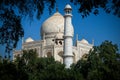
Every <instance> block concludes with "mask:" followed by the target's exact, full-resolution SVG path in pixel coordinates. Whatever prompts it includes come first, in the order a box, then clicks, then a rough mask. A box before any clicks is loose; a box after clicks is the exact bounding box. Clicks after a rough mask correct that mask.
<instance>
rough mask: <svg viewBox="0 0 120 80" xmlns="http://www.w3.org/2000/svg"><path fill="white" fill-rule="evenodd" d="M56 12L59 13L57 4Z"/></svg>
mask: <svg viewBox="0 0 120 80" xmlns="http://www.w3.org/2000/svg"><path fill="white" fill-rule="evenodd" d="M56 12H58V5H57V4H56Z"/></svg>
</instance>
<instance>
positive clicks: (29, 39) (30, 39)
mask: <svg viewBox="0 0 120 80" xmlns="http://www.w3.org/2000/svg"><path fill="white" fill-rule="evenodd" d="M32 41H34V40H33V39H32V38H31V37H28V38H27V39H26V40H25V42H32Z"/></svg>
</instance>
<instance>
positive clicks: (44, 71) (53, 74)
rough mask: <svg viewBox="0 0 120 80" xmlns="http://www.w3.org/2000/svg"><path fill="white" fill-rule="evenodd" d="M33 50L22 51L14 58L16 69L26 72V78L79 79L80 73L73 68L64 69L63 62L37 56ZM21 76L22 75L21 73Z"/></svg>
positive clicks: (38, 79)
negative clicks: (20, 54)
mask: <svg viewBox="0 0 120 80" xmlns="http://www.w3.org/2000/svg"><path fill="white" fill-rule="evenodd" d="M36 54H37V53H36V51H35V50H28V51H23V54H22V56H21V57H17V58H16V61H15V63H16V65H17V69H18V70H19V71H21V72H25V73H26V74H28V80H49V79H51V80H71V79H72V80H81V79H82V75H81V74H80V73H78V72H77V71H74V70H73V69H66V68H65V65H64V64H61V63H60V62H58V61H55V60H54V58H53V57H49V58H47V57H43V58H42V57H41V58H39V57H37V55H36ZM21 76H23V75H21Z"/></svg>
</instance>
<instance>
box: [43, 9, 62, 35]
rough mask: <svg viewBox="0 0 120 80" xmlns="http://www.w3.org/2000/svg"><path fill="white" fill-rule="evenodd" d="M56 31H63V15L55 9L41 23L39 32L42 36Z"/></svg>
mask: <svg viewBox="0 0 120 80" xmlns="http://www.w3.org/2000/svg"><path fill="white" fill-rule="evenodd" d="M58 32H61V33H64V17H63V16H62V15H61V14H60V13H59V12H58V11H57V12H56V13H54V14H53V15H52V16H51V17H50V18H48V19H47V20H46V21H45V22H44V23H43V24H42V27H41V34H42V36H43V34H45V35H47V34H51V33H53V34H56V33H58Z"/></svg>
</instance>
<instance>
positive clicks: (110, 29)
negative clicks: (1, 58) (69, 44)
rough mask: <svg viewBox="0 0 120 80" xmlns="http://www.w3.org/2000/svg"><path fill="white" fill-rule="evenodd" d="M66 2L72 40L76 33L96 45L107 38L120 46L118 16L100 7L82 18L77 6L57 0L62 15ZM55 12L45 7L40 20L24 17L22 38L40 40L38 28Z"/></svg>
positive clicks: (119, 21) (19, 44) (19, 45)
mask: <svg viewBox="0 0 120 80" xmlns="http://www.w3.org/2000/svg"><path fill="white" fill-rule="evenodd" d="M67 3H69V4H70V5H71V7H72V9H73V12H72V15H73V17H72V24H73V26H74V41H75V38H76V34H78V35H79V40H81V39H82V38H85V39H86V40H88V41H89V43H92V40H93V39H94V43H95V45H96V46H97V45H100V44H101V43H102V42H103V41H105V40H109V41H112V42H113V43H115V44H118V46H119V47H120V18H118V17H116V16H114V15H112V14H106V13H105V12H104V11H103V10H102V9H100V14H99V15H97V16H95V15H93V14H90V16H88V17H86V18H84V19H83V18H82V17H81V14H80V13H78V6H74V5H73V4H71V3H70V2H69V0H66V1H65V0H57V5H58V10H59V12H60V13H61V14H62V15H64V7H65V5H66V4H67ZM55 12H56V9H54V10H53V11H52V13H51V14H49V12H48V9H45V10H44V13H43V15H42V16H41V18H40V20H37V19H36V18H34V20H33V21H32V22H31V23H30V20H29V18H27V17H26V18H24V19H23V21H22V25H23V28H24V32H25V34H24V39H27V38H28V37H32V38H33V39H34V40H40V39H41V37H40V28H41V25H42V23H43V22H44V21H45V20H46V19H47V18H49V17H50V16H52V15H53V14H54V13H55ZM21 42H22V40H20V41H19V43H18V47H17V49H18V50H19V49H21ZM0 47H1V48H0V54H1V53H3V50H2V49H3V47H2V46H1V45H0Z"/></svg>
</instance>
